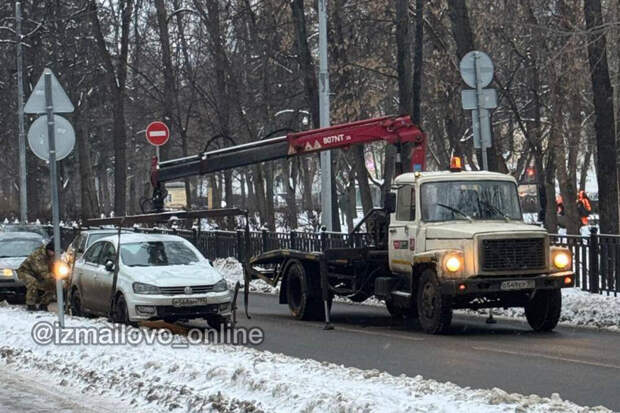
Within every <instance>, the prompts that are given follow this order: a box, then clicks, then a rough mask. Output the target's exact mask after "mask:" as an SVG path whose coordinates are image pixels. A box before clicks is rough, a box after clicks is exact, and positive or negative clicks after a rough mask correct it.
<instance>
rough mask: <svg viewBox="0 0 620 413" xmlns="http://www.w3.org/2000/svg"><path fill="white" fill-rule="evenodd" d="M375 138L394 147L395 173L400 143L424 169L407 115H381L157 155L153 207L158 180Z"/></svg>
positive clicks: (422, 151) (416, 132)
mask: <svg viewBox="0 0 620 413" xmlns="http://www.w3.org/2000/svg"><path fill="white" fill-rule="evenodd" d="M376 141H385V142H388V143H390V144H394V145H396V146H397V149H398V154H397V159H396V162H397V169H396V170H397V173H401V172H402V166H400V167H399V165H400V160H401V156H400V153H401V150H402V145H403V144H411V146H412V152H411V154H410V159H411V170H412V171H422V170H424V167H425V155H426V136H425V135H424V133H423V132H422V131H421V130H420V128H418V127H417V126H416V125H414V124H413V122H412V121H411V118H410V117H409V116H400V117H396V116H384V117H380V118H375V119H368V120H362V121H357V122H352V123H346V124H342V125H335V126H330V127H327V128H321V129H314V130H309V131H304V132H297V133H290V134H288V135H286V136H279V137H276V138H270V139H265V140H261V141H257V142H252V143H247V144H243V145H236V146H231V147H227V148H223V149H217V150H213V151H208V152H203V153H201V154H199V155H194V156H189V157H185V158H179V159H173V160H170V161H165V162H161V163H159V164H158V162H157V158H153V163H152V171H151V183H152V184H153V188H154V191H153V207H154V209H156V210H162V209H163V191H162V189H161V183H162V182H166V181H172V180H176V179H180V178H185V177H189V176H195V175H204V174H207V173H212V172H218V171H223V170H226V169H231V168H238V167H242V166H247V165H251V164H255V163H259V162H265V161H271V160H275V159H282V158H287V157H291V156H298V155H305V154H308V153H312V152H319V151H325V150H330V149H336V148H346V147H348V146H350V145H355V144H365V143H370V142H376Z"/></svg>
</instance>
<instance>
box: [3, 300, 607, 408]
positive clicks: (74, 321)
mask: <svg viewBox="0 0 620 413" xmlns="http://www.w3.org/2000/svg"><path fill="white" fill-rule="evenodd" d="M54 320H55V317H54V315H53V314H51V313H27V312H25V311H24V310H23V307H14V306H8V305H4V306H1V307H0V332H1V333H0V371H2V372H3V374H11V372H17V374H18V375H19V377H21V378H22V379H21V380H24V379H23V378H27V377H30V378H31V379H32V381H33V382H39V383H41V382H46V383H52V384H53V385H56V386H58V388H59V389H72V392H73V394H75V397H76V399H79V400H93V402H94V403H97V402H96V400H111V401H114V403H115V404H116V405H127V406H129V407H128V408H127V409H126V410H127V411H172V412H199V411H220V412H237V411H243V412H259V411H269V412H271V411H280V412H314V411H316V412H371V411H381V412H401V411H402V412H404V411H433V412H435V411H439V412H453V411H454V412H457V411H458V412H461V411H475V412H523V411H530V412H543V411H555V412H558V411H562V412H583V411H599V412H603V411H609V410H607V409H605V408H603V407H596V408H584V407H580V406H577V405H575V404H573V403H571V402H568V401H563V400H562V399H561V398H560V397H559V396H558V395H553V396H552V397H551V398H542V397H539V396H535V395H529V396H525V395H520V394H509V393H506V392H504V391H502V390H500V389H486V390H479V389H470V388H463V387H459V386H456V385H454V384H452V383H440V382H437V381H434V380H427V379H424V378H422V377H421V376H416V377H405V376H399V377H395V376H392V375H389V374H386V373H382V372H380V371H377V370H359V369H355V368H345V367H343V366H338V365H334V364H330V363H319V362H317V361H312V360H301V359H296V358H292V357H288V356H284V355H281V354H272V353H269V352H263V351H258V350H254V349H250V348H246V347H234V346H229V345H196V346H191V347H190V348H188V349H179V348H173V347H171V346H165V345H161V344H159V345H158V344H155V345H146V344H140V345H136V346H129V345H107V346H96V345H89V346H85V345H79V346H77V345H76V346H66V345H65V346H56V345H53V344H51V345H48V346H41V345H38V344H36V343H35V342H34V341H33V339H32V337H31V329H32V326H33V325H34V323H36V322H40V321H47V322H53V321H54ZM66 324H67V326H69V327H74V326H89V327H98V328H101V327H106V326H109V324H108V323H107V321H104V320H102V319H95V320H92V319H82V318H73V317H68V318H67V319H66ZM178 338H179V339H181V340H182V338H181V337H178ZM7 372H8V373H7ZM60 391H62V390H60ZM44 396H45V395H41V397H44ZM26 402H29V401H27V400H25V401H24V403H26ZM35 405H36V403H35ZM65 411H80V410H79V409H77V410H74V409H69V410H65Z"/></svg>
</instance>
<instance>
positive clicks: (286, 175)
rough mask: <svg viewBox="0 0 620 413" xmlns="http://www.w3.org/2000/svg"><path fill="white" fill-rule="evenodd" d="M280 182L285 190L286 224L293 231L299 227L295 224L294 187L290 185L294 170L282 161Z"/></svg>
mask: <svg viewBox="0 0 620 413" xmlns="http://www.w3.org/2000/svg"><path fill="white" fill-rule="evenodd" d="M281 169H282V178H283V179H282V180H283V181H284V182H283V183H284V188H285V189H286V216H287V219H286V222H287V223H288V225H289V227H290V229H292V230H295V229H297V227H298V226H299V223H298V222H297V200H296V199H295V198H296V197H295V187H294V186H293V185H291V181H293V182H294V181H295V179H296V178H297V177H296V174H295V173H294V170H295V169H294V168H292V167H291V164H290V161H289V160H288V159H284V160H282V161H281Z"/></svg>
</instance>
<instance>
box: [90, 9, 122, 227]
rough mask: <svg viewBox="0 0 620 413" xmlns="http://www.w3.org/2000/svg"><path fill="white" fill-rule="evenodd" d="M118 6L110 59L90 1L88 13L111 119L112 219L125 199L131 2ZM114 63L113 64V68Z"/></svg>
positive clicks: (120, 212) (119, 213)
mask: <svg viewBox="0 0 620 413" xmlns="http://www.w3.org/2000/svg"><path fill="white" fill-rule="evenodd" d="M118 5H119V8H120V14H121V28H120V30H121V36H120V51H119V54H118V56H114V57H113V56H112V54H111V53H110V50H109V49H108V46H107V45H106V40H105V36H104V33H103V31H102V27H101V26H102V25H101V22H100V18H99V15H98V13H97V10H98V5H97V1H96V0H91V1H90V3H89V6H90V7H89V9H90V10H89V11H90V16H91V19H92V25H93V32H94V36H95V40H96V44H97V48H98V50H99V55H100V59H101V61H102V63H103V66H104V68H105V71H106V78H107V80H108V87H109V89H110V92H111V95H112V115H113V118H114V125H113V129H112V133H113V138H112V139H113V144H114V213H115V214H116V215H124V214H125V204H126V202H125V200H126V197H127V194H126V190H127V183H126V180H127V161H126V155H125V142H126V141H127V130H126V124H125V92H126V90H125V87H126V80H127V60H128V55H129V26H130V24H131V14H132V8H133V0H120V1H119V3H118ZM114 62H116V65H115V64H114Z"/></svg>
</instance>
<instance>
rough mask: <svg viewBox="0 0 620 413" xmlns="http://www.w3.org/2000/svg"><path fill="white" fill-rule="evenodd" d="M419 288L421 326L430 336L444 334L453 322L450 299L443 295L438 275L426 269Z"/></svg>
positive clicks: (418, 303) (418, 301) (418, 300)
mask: <svg viewBox="0 0 620 413" xmlns="http://www.w3.org/2000/svg"><path fill="white" fill-rule="evenodd" d="M418 285H419V287H418V297H417V298H418V299H417V305H418V319H419V320H420V326H422V329H423V330H424V331H425V332H426V333H429V334H440V333H444V332H445V331H446V330H447V329H448V327H450V323H451V322H452V303H451V301H450V297H448V296H445V295H441V288H440V285H439V280H437V275H436V274H435V271H433V270H432V269H426V270H424V272H422V275H421V276H420V281H419V284H418Z"/></svg>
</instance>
